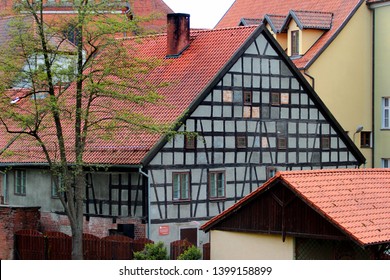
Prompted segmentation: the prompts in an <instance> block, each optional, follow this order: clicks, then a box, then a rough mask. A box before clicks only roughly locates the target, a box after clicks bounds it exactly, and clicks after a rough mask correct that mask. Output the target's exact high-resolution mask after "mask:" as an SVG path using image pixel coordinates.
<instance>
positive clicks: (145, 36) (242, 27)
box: [116, 25, 257, 40]
mask: <svg viewBox="0 0 390 280" xmlns="http://www.w3.org/2000/svg"><path fill="white" fill-rule="evenodd" d="M254 28H257V25H247V26H233V27H224V28H213V29H202V28H191V29H190V35H193V34H194V35H196V34H197V33H208V32H216V31H226V30H239V29H241V30H242V29H254ZM161 36H167V32H164V33H156V34H149V35H143V36H139V35H138V36H137V35H134V36H127V37H118V38H116V39H117V40H134V39H145V38H154V37H161Z"/></svg>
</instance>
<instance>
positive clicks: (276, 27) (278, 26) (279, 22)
mask: <svg viewBox="0 0 390 280" xmlns="http://www.w3.org/2000/svg"><path fill="white" fill-rule="evenodd" d="M285 20H286V16H285V15H269V14H267V15H265V16H264V22H268V23H269V25H270V26H271V28H272V31H273V32H274V33H277V32H280V31H281V30H282V27H283V24H284V22H285Z"/></svg>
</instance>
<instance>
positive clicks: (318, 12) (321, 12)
mask: <svg viewBox="0 0 390 280" xmlns="http://www.w3.org/2000/svg"><path fill="white" fill-rule="evenodd" d="M290 11H291V12H303V13H313V14H329V15H333V13H332V12H323V11H311V10H290Z"/></svg>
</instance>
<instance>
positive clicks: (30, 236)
mask: <svg viewBox="0 0 390 280" xmlns="http://www.w3.org/2000/svg"><path fill="white" fill-rule="evenodd" d="M15 253H16V258H17V259H20V260H44V259H45V238H44V236H43V234H42V233H40V232H39V231H36V230H28V229H27V230H19V231H17V232H16V233H15Z"/></svg>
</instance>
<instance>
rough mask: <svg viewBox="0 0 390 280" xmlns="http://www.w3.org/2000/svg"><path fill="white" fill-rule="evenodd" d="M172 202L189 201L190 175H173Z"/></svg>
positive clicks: (187, 173)
mask: <svg viewBox="0 0 390 280" xmlns="http://www.w3.org/2000/svg"><path fill="white" fill-rule="evenodd" d="M172 177H173V200H175V201H187V200H190V173H189V172H184V173H173V174H172Z"/></svg>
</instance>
